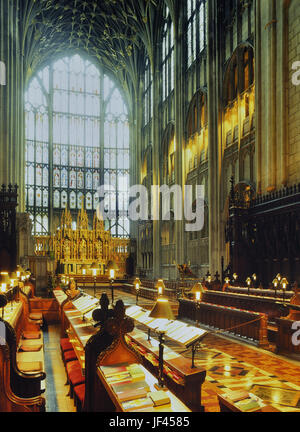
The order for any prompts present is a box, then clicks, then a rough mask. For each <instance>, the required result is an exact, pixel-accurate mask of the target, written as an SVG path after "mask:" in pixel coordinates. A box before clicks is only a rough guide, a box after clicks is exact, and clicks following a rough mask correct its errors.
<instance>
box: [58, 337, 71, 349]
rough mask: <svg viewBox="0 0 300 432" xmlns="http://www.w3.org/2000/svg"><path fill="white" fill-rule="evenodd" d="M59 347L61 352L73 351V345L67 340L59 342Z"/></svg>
mask: <svg viewBox="0 0 300 432" xmlns="http://www.w3.org/2000/svg"><path fill="white" fill-rule="evenodd" d="M60 347H61V349H62V351H63V352H65V351H70V350H72V349H73V345H72V344H71V342H70V341H69V339H68V338H65V339H61V340H60Z"/></svg>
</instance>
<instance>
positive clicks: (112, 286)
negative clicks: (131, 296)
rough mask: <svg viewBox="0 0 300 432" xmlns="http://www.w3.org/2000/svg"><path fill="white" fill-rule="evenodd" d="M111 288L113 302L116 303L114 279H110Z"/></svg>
mask: <svg viewBox="0 0 300 432" xmlns="http://www.w3.org/2000/svg"><path fill="white" fill-rule="evenodd" d="M109 282H110V289H111V304H112V305H113V304H114V280H113V279H110V281H109Z"/></svg>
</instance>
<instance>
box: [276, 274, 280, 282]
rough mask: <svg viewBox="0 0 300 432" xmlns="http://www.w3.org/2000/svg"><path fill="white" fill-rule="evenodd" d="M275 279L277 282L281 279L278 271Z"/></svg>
mask: <svg viewBox="0 0 300 432" xmlns="http://www.w3.org/2000/svg"><path fill="white" fill-rule="evenodd" d="M276 279H277V280H278V282H280V281H281V274H280V273H278V275H277V276H276Z"/></svg>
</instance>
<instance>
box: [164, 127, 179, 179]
mask: <svg viewBox="0 0 300 432" xmlns="http://www.w3.org/2000/svg"><path fill="white" fill-rule="evenodd" d="M175 152H176V140H175V126H174V124H173V123H169V124H168V126H167V127H166V129H165V132H164V137H163V140H162V182H163V183H164V184H171V183H174V180H175ZM163 183H162V184H163Z"/></svg>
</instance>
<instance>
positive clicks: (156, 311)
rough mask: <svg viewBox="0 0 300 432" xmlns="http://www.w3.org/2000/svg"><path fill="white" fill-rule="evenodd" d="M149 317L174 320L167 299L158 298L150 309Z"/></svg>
mask: <svg viewBox="0 0 300 432" xmlns="http://www.w3.org/2000/svg"><path fill="white" fill-rule="evenodd" d="M149 317H150V318H157V319H167V320H174V319H175V317H174V314H173V312H172V309H171V306H170V303H169V301H168V299H166V298H164V297H160V298H158V299H157V301H156V303H155V305H154V306H153V309H152V311H151V312H150V314H149Z"/></svg>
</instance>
